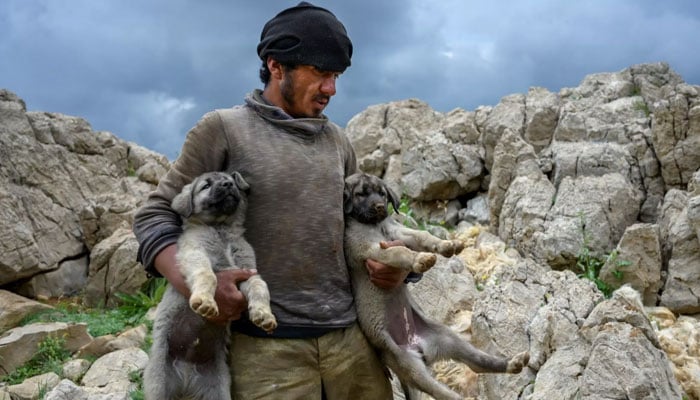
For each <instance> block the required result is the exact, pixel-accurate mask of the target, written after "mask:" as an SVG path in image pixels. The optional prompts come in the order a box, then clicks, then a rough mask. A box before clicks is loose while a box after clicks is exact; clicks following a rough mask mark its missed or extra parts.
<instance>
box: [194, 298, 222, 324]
mask: <svg viewBox="0 0 700 400" xmlns="http://www.w3.org/2000/svg"><path fill="white" fill-rule="evenodd" d="M190 308H192V311H194V312H196V313H197V314H199V315H201V316H202V317H204V318H212V317H216V316H217V315H219V307H217V305H216V301H214V298H213V297H211V296H207V295H203V294H201V293H192V295H191V296H190Z"/></svg>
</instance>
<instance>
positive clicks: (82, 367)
mask: <svg viewBox="0 0 700 400" xmlns="http://www.w3.org/2000/svg"><path fill="white" fill-rule="evenodd" d="M88 368H90V361H88V360H85V359H82V358H77V359H73V360H69V361H67V362H66V363H65V364H63V368H62V372H61V376H63V377H64V378H67V379H70V380H71V381H73V382H79V381H80V378H82V377H83V375H85V372H87V370H88Z"/></svg>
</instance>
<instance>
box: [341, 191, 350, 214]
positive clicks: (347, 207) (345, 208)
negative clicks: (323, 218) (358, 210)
mask: <svg viewBox="0 0 700 400" xmlns="http://www.w3.org/2000/svg"><path fill="white" fill-rule="evenodd" d="M351 211H352V192H351V191H350V188H349V187H348V185H345V189H343V212H344V213H345V214H350V212H351Z"/></svg>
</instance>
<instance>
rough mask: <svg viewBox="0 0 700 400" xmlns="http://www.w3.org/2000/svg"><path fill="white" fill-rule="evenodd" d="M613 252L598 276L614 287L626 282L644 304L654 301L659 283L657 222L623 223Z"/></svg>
mask: <svg viewBox="0 0 700 400" xmlns="http://www.w3.org/2000/svg"><path fill="white" fill-rule="evenodd" d="M615 254H616V256H615V257H612V258H609V259H608V261H607V262H606V263H605V265H604V266H603V268H602V269H601V271H600V275H599V277H600V279H601V280H603V281H604V282H606V283H607V284H608V285H610V286H611V287H612V288H615V289H617V288H619V287H620V286H622V285H624V284H629V285H630V286H632V288H634V289H635V290H636V291H638V292H639V293H640V294H641V296H642V302H643V303H644V305H647V306H654V305H656V304H657V301H658V292H659V289H661V286H662V285H663V282H662V281H661V242H660V240H659V227H658V225H656V224H634V225H630V226H629V227H627V229H626V230H625V233H624V234H623V235H622V239H621V240H620V243H619V244H618V245H617V248H616V249H615ZM619 274H621V275H619Z"/></svg>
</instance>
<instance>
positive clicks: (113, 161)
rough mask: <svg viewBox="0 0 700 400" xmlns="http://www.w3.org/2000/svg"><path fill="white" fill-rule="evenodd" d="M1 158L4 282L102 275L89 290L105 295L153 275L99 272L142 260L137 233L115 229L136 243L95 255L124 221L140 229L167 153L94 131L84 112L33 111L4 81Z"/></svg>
mask: <svg viewBox="0 0 700 400" xmlns="http://www.w3.org/2000/svg"><path fill="white" fill-rule="evenodd" d="M0 160H2V162H0V220H1V221H2V223H0V238H2V240H0V243H2V244H0V248H1V251H0V253H1V254H2V257H0V286H3V285H5V286H6V287H8V288H13V290H14V291H15V292H17V293H21V294H23V295H26V296H30V297H60V296H65V295H74V294H77V293H80V292H82V291H83V289H84V287H85V286H86V285H87V286H91V287H97V286H100V285H101V286H102V287H101V288H100V289H99V291H100V292H99V293H97V294H93V295H91V296H90V298H89V300H91V301H92V302H94V303H95V304H97V303H99V302H104V301H105V300H108V302H109V300H110V299H111V297H110V296H111V295H113V293H114V292H116V291H125V292H129V291H131V292H133V291H134V289H135V288H138V287H139V286H140V285H141V284H142V283H143V282H144V281H145V279H146V277H145V274H143V273H141V274H136V273H135V272H134V273H130V274H128V275H129V276H130V278H131V282H130V283H129V284H120V285H116V286H113V285H111V284H110V283H108V284H107V286H109V287H105V286H106V285H105V280H104V276H103V274H100V273H96V272H95V271H99V270H101V269H109V268H110V267H109V266H110V265H123V264H127V263H130V267H132V268H133V267H135V264H136V263H135V252H134V250H133V249H134V246H135V239H134V238H133V234H125V233H124V231H121V232H119V233H118V235H119V237H120V238H121V239H113V240H115V241H118V240H121V242H124V241H130V242H131V243H132V244H131V246H130V247H129V251H124V252H112V255H113V256H114V257H116V258H111V257H106V258H103V259H101V260H100V261H99V263H100V264H99V265H96V261H95V260H94V259H91V257H90V256H91V250H93V247H95V246H96V245H97V244H98V243H99V242H101V241H102V240H104V239H107V238H109V237H111V236H112V235H113V234H114V233H115V232H117V231H118V229H120V228H121V229H127V230H130V228H131V222H132V220H133V213H134V211H135V209H136V207H138V205H139V204H141V203H142V202H143V200H144V199H145V197H146V194H147V193H148V192H150V191H151V190H153V188H154V184H156V183H157V181H158V176H160V175H162V174H163V173H164V172H165V171H166V169H167V168H168V166H169V164H168V161H167V159H166V158H165V157H164V156H162V155H158V154H156V153H154V152H151V151H149V150H147V149H144V148H141V147H139V146H137V145H136V144H133V143H127V142H125V141H123V140H121V139H119V138H118V137H116V136H114V135H113V134H111V133H108V132H94V131H93V130H92V128H91V127H90V124H89V123H88V122H87V121H85V120H84V119H82V118H78V117H72V116H67V115H62V114H57V113H48V112H27V110H26V106H25V104H24V102H23V101H22V100H21V99H20V98H19V97H17V96H16V95H15V94H13V93H11V92H9V91H7V90H0ZM125 235H126V236H125ZM129 235H131V236H129ZM119 257H122V258H119ZM127 260H128V262H127ZM122 272H123V271H119V276H121V277H124V276H125V275H123V274H122ZM113 275H115V273H114V272H113Z"/></svg>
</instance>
